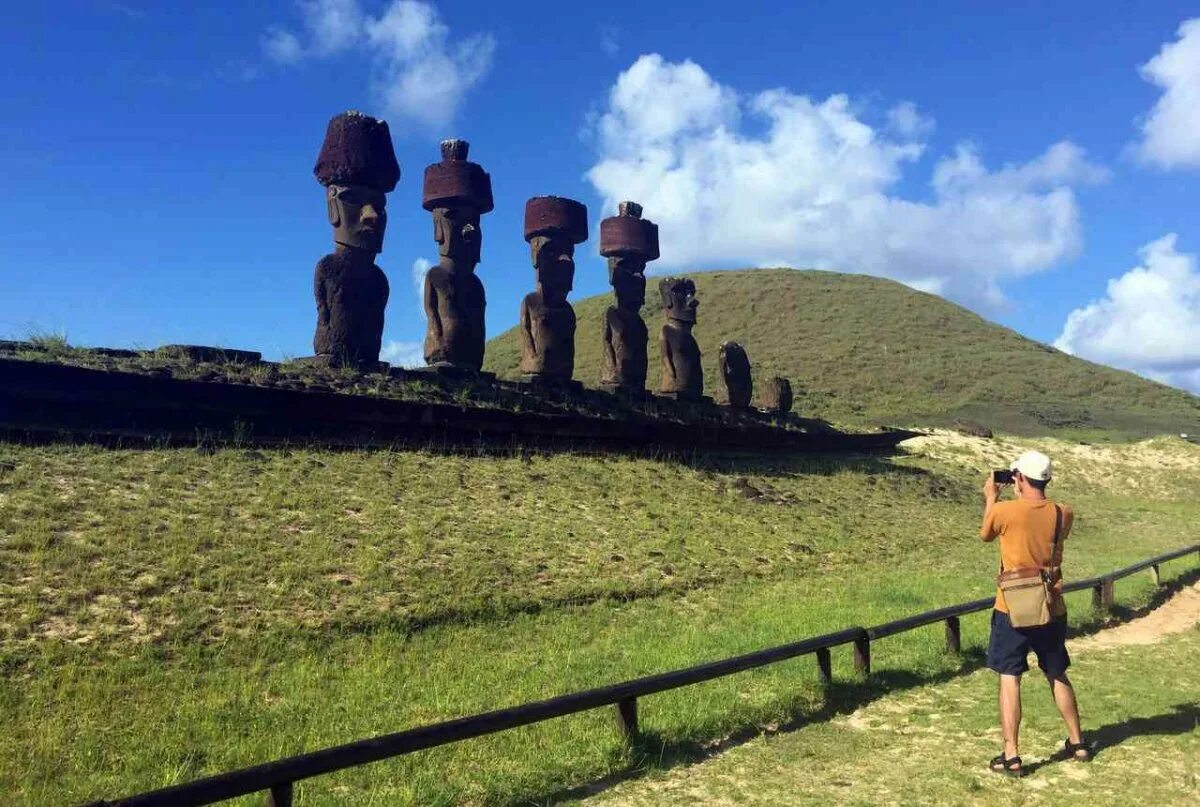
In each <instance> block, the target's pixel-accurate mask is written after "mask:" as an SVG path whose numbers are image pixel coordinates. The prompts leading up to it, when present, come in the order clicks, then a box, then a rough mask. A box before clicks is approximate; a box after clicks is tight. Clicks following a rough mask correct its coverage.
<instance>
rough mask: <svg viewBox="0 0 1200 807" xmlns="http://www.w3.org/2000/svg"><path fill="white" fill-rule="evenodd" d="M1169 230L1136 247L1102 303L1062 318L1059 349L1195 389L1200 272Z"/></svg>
mask: <svg viewBox="0 0 1200 807" xmlns="http://www.w3.org/2000/svg"><path fill="white" fill-rule="evenodd" d="M1175 241H1176V236H1175V234H1174V233H1170V234H1168V235H1165V236H1163V237H1162V238H1160V239H1158V240H1157V241H1151V242H1150V243H1149V244H1146V245H1145V246H1144V247H1142V248H1141V249H1140V250H1138V256H1139V259H1140V260H1141V264H1140V265H1139V266H1136V267H1134V268H1133V269H1130V270H1129V271H1128V272H1126V273H1125V274H1123V275H1121V276H1120V277H1118V278H1114V279H1112V280H1109V281H1108V291H1107V295H1106V296H1105V297H1104V299H1102V300H1098V301H1096V302H1093V303H1090V304H1089V305H1086V306H1084V307H1083V308H1078V309H1076V310H1074V311H1072V312H1071V313H1070V315H1068V316H1067V322H1066V325H1065V326H1064V327H1063V332H1062V334H1061V335H1060V336H1059V337H1058V340H1057V341H1056V342H1055V343H1054V346H1055V347H1057V348H1058V349H1059V350H1064V351H1066V352H1067V353H1073V354H1075V355H1078V356H1082V357H1084V358H1087V359H1092V360H1093V361H1098V362H1102V363H1104V364H1111V365H1114V366H1116V367H1122V368H1125V369H1127V370H1133V371H1134V372H1137V373H1141V374H1142V375H1145V376H1148V377H1150V378H1154V379H1156V380H1159V381H1163V382H1164V383H1168V384H1174V385H1176V386H1181V387H1184V388H1185V389H1190V390H1192V391H1193V392H1200V269H1198V267H1197V262H1196V256H1195V255H1193V254H1188V253H1181V252H1178V251H1177V250H1176V249H1175Z"/></svg>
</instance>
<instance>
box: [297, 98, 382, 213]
mask: <svg viewBox="0 0 1200 807" xmlns="http://www.w3.org/2000/svg"><path fill="white" fill-rule="evenodd" d="M313 175H314V176H316V178H317V181H318V182H320V183H321V184H322V185H325V186H327V187H328V186H329V185H367V186H368V187H372V188H377V189H379V190H380V191H382V192H384V193H391V192H392V191H393V190H395V188H396V183H397V182H399V181H400V164H399V163H398V162H396V152H395V151H394V150H393V149H392V135H391V132H390V131H389V130H388V125H387V122H386V121H381V120H376V119H375V118H372V117H371V116H370V115H364V114H362V113H361V112H355V111H353V110H352V111H350V112H343V113H342V114H340V115H337V116H335V117H334V118H333V119H332V120H330V121H329V127H328V128H327V129H326V130H325V142H323V143H322V144H321V153H320V154H318V155H317V163H316V165H315V166H313Z"/></svg>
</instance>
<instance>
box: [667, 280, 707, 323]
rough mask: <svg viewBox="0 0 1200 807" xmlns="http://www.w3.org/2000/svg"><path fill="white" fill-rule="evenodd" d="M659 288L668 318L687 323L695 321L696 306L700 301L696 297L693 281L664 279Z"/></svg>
mask: <svg viewBox="0 0 1200 807" xmlns="http://www.w3.org/2000/svg"><path fill="white" fill-rule="evenodd" d="M660 290H661V292H662V300H663V309H664V310H665V311H666V313H667V318H668V319H673V320H677V321H679V322H688V323H691V322H695V321H696V308H697V307H699V305H700V301H699V300H697V299H696V284H695V283H693V282H692V281H690V280H666V281H663V284H662V286H661V287H660Z"/></svg>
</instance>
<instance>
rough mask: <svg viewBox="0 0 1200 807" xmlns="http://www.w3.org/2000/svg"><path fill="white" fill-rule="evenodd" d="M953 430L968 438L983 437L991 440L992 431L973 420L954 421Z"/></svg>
mask: <svg viewBox="0 0 1200 807" xmlns="http://www.w3.org/2000/svg"><path fill="white" fill-rule="evenodd" d="M953 425H954V430H955V431H956V432H958V433H959V434H965V435H967V436H968V437H984V438H988V439H991V437H992V430H991V429H989V428H988V427H987V426H984V425H983V424H982V423H979V422H978V421H974V420H966V419H959V420H956V421H954V424H953Z"/></svg>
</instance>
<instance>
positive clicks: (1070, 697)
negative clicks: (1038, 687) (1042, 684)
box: [1046, 672, 1087, 758]
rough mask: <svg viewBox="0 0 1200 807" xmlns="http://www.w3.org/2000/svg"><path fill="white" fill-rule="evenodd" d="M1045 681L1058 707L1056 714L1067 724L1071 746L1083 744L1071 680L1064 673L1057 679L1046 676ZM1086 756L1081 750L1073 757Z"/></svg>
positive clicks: (1077, 707)
mask: <svg viewBox="0 0 1200 807" xmlns="http://www.w3.org/2000/svg"><path fill="white" fill-rule="evenodd" d="M1046 680H1047V681H1048V682H1049V683H1050V693H1051V694H1052V695H1054V705H1055V706H1057V707H1058V713H1059V714H1060V715H1062V719H1063V722H1064V723H1066V724H1067V739H1068V740H1070V741H1071V744H1072V745H1078V744H1079V743H1081V742H1083V732H1082V730H1081V729H1080V728H1079V704H1078V703H1077V702H1076V701H1075V687H1073V686H1071V679H1070V678H1067V674H1066V673H1065V672H1064V673H1062V674H1061V675H1059V676H1058V677H1057V678H1051V677H1050V676H1049V675H1047V676H1046ZM1086 755H1087V754H1086V752H1085V751H1082V750H1081V751H1077V752H1076V753H1075V756H1077V757H1081V758H1082V757H1084V756H1086Z"/></svg>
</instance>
